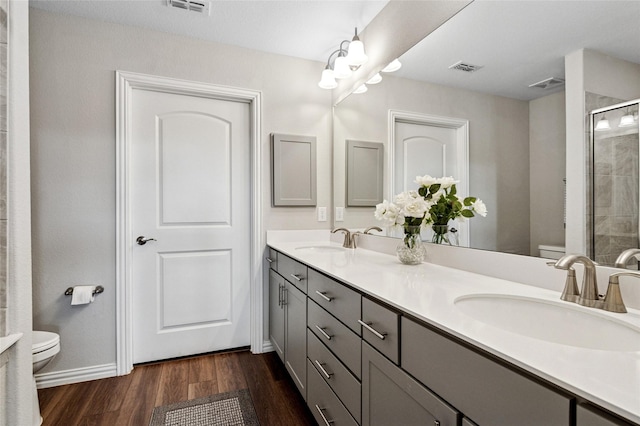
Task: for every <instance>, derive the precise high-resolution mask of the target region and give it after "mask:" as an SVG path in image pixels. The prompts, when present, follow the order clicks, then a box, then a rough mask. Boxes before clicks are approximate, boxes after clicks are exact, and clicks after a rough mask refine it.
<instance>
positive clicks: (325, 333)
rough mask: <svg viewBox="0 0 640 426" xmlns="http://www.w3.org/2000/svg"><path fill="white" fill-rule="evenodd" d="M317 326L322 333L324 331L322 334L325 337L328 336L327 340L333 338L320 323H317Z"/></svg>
mask: <svg viewBox="0 0 640 426" xmlns="http://www.w3.org/2000/svg"><path fill="white" fill-rule="evenodd" d="M316 328H317V329H318V331H319V332H320V333H322V335H323V336H324V337H326V338H327V340H331V338H332V337H333V336H331V335H329V334H327V332H326V331H324V328H322V327H320V326H319V325H316Z"/></svg>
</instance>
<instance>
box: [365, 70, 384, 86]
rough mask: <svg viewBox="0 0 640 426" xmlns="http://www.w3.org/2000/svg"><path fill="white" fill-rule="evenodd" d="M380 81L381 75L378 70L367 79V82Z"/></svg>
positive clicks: (374, 82) (375, 82) (376, 82)
mask: <svg viewBox="0 0 640 426" xmlns="http://www.w3.org/2000/svg"><path fill="white" fill-rule="evenodd" d="M381 81H382V76H381V75H380V73H379V72H377V73H376V75H374V76H373V77H371V78H370V79H369V80H367V84H378V83H380V82H381Z"/></svg>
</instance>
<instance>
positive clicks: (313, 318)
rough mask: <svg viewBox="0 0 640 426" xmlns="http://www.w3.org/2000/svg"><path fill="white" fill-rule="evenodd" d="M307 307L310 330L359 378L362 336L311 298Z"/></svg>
mask: <svg viewBox="0 0 640 426" xmlns="http://www.w3.org/2000/svg"><path fill="white" fill-rule="evenodd" d="M307 308H308V310H309V311H308V323H307V324H308V326H309V330H311V331H312V332H313V334H315V335H316V336H318V339H320V341H321V342H322V343H324V344H325V345H326V346H327V347H328V348H329V349H330V350H331V352H333V353H334V354H335V355H336V356H337V357H338V359H340V361H342V363H343V364H344V365H346V366H347V368H348V369H349V370H351V372H352V373H353V374H354V375H355V376H356V377H357V378H358V379H359V378H360V337H359V336H358V335H357V334H355V333H354V332H353V331H351V329H349V328H348V327H347V326H346V325H344V324H342V323H341V322H340V321H338V320H337V319H335V318H334V317H333V316H332V315H331V314H329V313H328V312H327V311H325V310H324V309H322V308H321V307H320V306H318V305H317V304H316V303H315V302H313V301H311V300H309V303H307Z"/></svg>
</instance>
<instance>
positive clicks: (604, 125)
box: [593, 115, 611, 132]
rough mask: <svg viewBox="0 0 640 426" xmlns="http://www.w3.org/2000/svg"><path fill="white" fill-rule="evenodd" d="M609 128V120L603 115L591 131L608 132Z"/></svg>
mask: <svg viewBox="0 0 640 426" xmlns="http://www.w3.org/2000/svg"><path fill="white" fill-rule="evenodd" d="M609 129H611V126H610V125H609V120H607V116H606V115H603V116H602V118H601V119H600V120H598V122H597V123H596V128H595V129H593V130H595V131H596V132H602V131H603V130H609Z"/></svg>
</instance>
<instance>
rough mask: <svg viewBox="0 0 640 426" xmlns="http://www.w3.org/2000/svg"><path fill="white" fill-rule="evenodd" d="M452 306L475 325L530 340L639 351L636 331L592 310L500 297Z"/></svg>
mask: <svg viewBox="0 0 640 426" xmlns="http://www.w3.org/2000/svg"><path fill="white" fill-rule="evenodd" d="M454 304H455V306H456V308H457V309H458V310H460V311H461V312H462V313H463V314H465V315H467V316H469V317H471V318H473V319H475V320H477V321H480V322H482V323H484V324H488V325H490V326H493V327H496V328H500V329H502V330H505V331H509V332H512V333H517V334H520V335H523V336H527V337H531V338H534V339H538V340H544V341H547V342H552V343H558V344H561V345H568V346H575V347H581V348H588V349H598V350H604V351H620V352H635V351H640V328H637V327H634V326H632V325H629V324H627V323H625V322H623V321H620V320H616V319H615V318H612V317H610V316H608V315H603V313H601V312H600V311H599V310H596V309H593V308H584V307H582V306H579V305H573V304H570V303H568V302H561V301H558V302H552V301H548V300H543V299H535V298H528V297H520V296H510V295H500V294H474V295H467V296H462V297H459V298H457V299H456V300H455V301H454Z"/></svg>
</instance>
